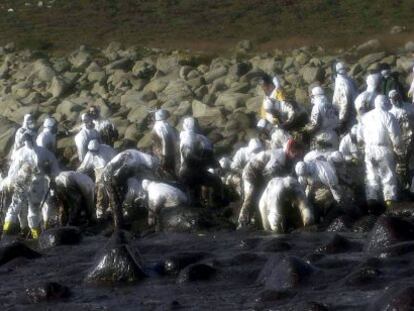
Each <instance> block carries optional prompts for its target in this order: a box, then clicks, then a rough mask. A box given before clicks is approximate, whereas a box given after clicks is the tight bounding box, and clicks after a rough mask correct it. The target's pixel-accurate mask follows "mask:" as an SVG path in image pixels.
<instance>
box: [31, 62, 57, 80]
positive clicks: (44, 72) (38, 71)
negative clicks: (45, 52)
mask: <svg viewBox="0 0 414 311" xmlns="http://www.w3.org/2000/svg"><path fill="white" fill-rule="evenodd" d="M55 76H56V72H55V71H54V69H53V67H52V66H51V65H50V64H49V63H48V62H47V61H46V60H44V59H39V60H37V61H36V62H35V63H34V64H33V69H32V71H31V73H30V74H29V78H28V79H29V80H33V79H37V80H40V81H42V82H51V81H52V79H53V78H54V77H55Z"/></svg>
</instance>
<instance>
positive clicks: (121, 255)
mask: <svg viewBox="0 0 414 311" xmlns="http://www.w3.org/2000/svg"><path fill="white" fill-rule="evenodd" d="M145 277H146V274H145V272H144V270H143V268H142V263H141V259H140V255H139V253H138V251H137V250H136V249H134V248H133V246H132V245H131V243H130V242H129V241H128V238H127V236H126V232H124V231H115V232H114V234H113V235H112V237H111V238H110V240H109V242H108V243H107V245H106V246H105V248H104V251H103V252H102V254H101V255H100V256H98V260H97V261H96V263H95V264H94V265H93V267H92V269H91V270H90V271H89V273H88V275H87V276H86V279H85V281H86V282H87V283H93V284H97V285H99V284H108V285H109V284H116V283H132V282H136V281H139V280H142V279H143V278H145Z"/></svg>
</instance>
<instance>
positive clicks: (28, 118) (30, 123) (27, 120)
mask: <svg viewBox="0 0 414 311" xmlns="http://www.w3.org/2000/svg"><path fill="white" fill-rule="evenodd" d="M23 127H24V128H27V129H33V128H34V127H35V124H34V120H33V116H32V114H31V113H27V114H25V115H24V118H23Z"/></svg>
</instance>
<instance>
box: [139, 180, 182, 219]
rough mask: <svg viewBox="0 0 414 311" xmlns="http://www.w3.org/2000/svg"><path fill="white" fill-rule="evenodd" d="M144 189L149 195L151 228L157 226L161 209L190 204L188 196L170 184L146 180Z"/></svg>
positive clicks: (143, 183)
mask: <svg viewBox="0 0 414 311" xmlns="http://www.w3.org/2000/svg"><path fill="white" fill-rule="evenodd" d="M142 189H143V190H144V191H145V192H147V193H148V225H150V226H152V225H155V223H156V218H157V215H158V214H159V213H160V211H161V209H163V208H171V207H178V206H184V205H186V204H188V198H187V196H186V194H185V193H184V192H182V191H181V190H180V189H177V188H175V187H173V186H170V185H168V184H164V183H158V182H153V181H149V180H148V179H144V180H143V181H142Z"/></svg>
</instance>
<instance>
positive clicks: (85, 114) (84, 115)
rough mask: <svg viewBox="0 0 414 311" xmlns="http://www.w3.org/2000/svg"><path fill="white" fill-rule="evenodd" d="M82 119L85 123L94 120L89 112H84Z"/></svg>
mask: <svg viewBox="0 0 414 311" xmlns="http://www.w3.org/2000/svg"><path fill="white" fill-rule="evenodd" d="M81 120H82V122H83V123H88V122H92V118H91V116H90V115H89V114H88V113H82V116H81Z"/></svg>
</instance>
